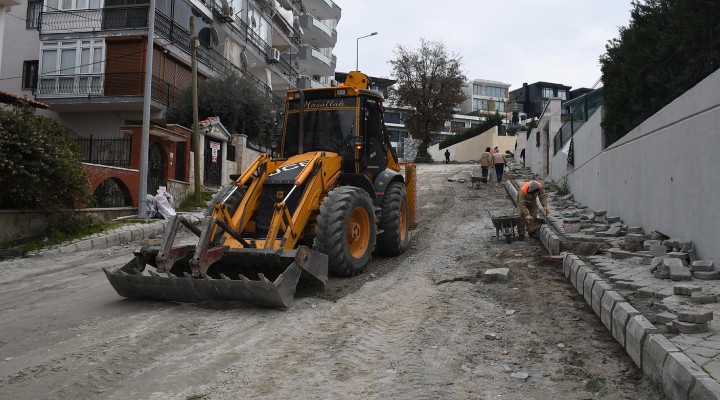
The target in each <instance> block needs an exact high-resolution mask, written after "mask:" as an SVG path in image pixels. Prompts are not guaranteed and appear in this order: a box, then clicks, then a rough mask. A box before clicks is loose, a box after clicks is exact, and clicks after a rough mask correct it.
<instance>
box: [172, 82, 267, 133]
mask: <svg viewBox="0 0 720 400" xmlns="http://www.w3.org/2000/svg"><path fill="white" fill-rule="evenodd" d="M198 102H199V105H198V114H199V115H200V119H201V120H202V119H205V118H207V117H213V116H217V117H220V122H222V124H223V125H224V126H225V127H226V128H227V129H228V130H229V131H230V132H232V133H243V134H245V135H247V136H248V139H249V140H251V141H255V142H264V141H266V140H267V139H269V138H270V135H271V134H272V128H273V126H274V124H275V119H274V117H273V110H274V106H273V103H272V99H271V97H270V96H269V95H266V94H264V93H261V92H259V91H258V89H257V87H256V86H255V84H254V83H253V82H252V81H251V80H250V79H248V78H245V77H241V76H239V75H237V74H233V73H229V74H226V75H221V76H218V77H216V78H208V79H205V80H200V81H199V82H198ZM167 120H168V122H169V123H178V124H180V125H183V126H188V127H191V126H192V125H193V119H192V93H191V89H190V88H189V87H188V88H187V89H185V90H183V93H182V96H181V98H180V101H179V104H178V106H177V107H176V108H174V109H173V110H171V111H170V112H169V113H168V117H167Z"/></svg>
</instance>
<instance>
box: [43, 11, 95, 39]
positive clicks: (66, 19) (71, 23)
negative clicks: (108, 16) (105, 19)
mask: <svg viewBox="0 0 720 400" xmlns="http://www.w3.org/2000/svg"><path fill="white" fill-rule="evenodd" d="M101 16H102V12H101V9H99V8H95V9H88V10H65V11H44V12H41V13H40V17H39V20H38V30H39V31H40V33H47V32H50V31H53V32H54V31H73V32H84V31H88V32H92V31H98V30H100V29H102V17H101Z"/></svg>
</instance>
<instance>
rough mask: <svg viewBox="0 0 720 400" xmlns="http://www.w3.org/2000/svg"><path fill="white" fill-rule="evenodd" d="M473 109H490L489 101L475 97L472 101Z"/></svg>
mask: <svg viewBox="0 0 720 400" xmlns="http://www.w3.org/2000/svg"><path fill="white" fill-rule="evenodd" d="M472 110H473V111H488V101H487V100H484V99H473V101H472Z"/></svg>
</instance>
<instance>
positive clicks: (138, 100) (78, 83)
mask: <svg viewBox="0 0 720 400" xmlns="http://www.w3.org/2000/svg"><path fill="white" fill-rule="evenodd" d="M144 85H145V73H142V72H140V73H138V72H133V73H117V74H74V75H41V76H40V77H39V83H38V89H37V98H38V99H43V100H44V101H46V102H48V103H49V104H53V109H56V110H58V111H65V110H67V107H65V109H63V107H59V108H58V107H56V106H55V105H66V106H67V105H70V104H75V105H83V104H88V103H96V104H99V103H105V104H109V105H110V106H111V108H113V107H112V106H113V105H114V106H115V108H116V109H141V108H142V101H143V100H142V96H143V93H144ZM180 94H181V90H180V89H178V88H177V87H175V86H173V85H172V84H170V83H169V82H166V81H164V80H162V79H160V78H158V77H156V76H153V77H152V93H151V98H152V100H154V101H156V102H158V103H160V104H162V105H164V106H166V107H169V108H173V107H175V106H177V104H178V100H179V99H180ZM109 98H112V101H109V100H110V99H109ZM53 99H56V100H55V101H53ZM130 104H135V106H128V105H130ZM104 108H106V109H107V107H104ZM155 108H158V107H157V106H156V107H155ZM85 110H87V109H85ZM97 111H100V109H97Z"/></svg>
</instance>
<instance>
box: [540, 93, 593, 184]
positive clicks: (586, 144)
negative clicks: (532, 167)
mask: <svg viewBox="0 0 720 400" xmlns="http://www.w3.org/2000/svg"><path fill="white" fill-rule="evenodd" d="M603 115H604V112H603V109H602V107H601V108H600V109H598V110H597V111H596V112H595V113H594V114H593V115H592V116H591V117H590V119H589V120H588V121H587V122H586V123H584V124H583V125H582V126H581V127H580V129H578V130H577V131H575V135H574V136H573V148H574V150H573V157H574V159H575V166H577V167H580V166H581V165H583V164H585V163H587V162H588V161H590V160H591V159H592V158H593V157H595V156H596V155H598V154H599V153H600V152H602V151H603V148H604V142H605V141H604V140H603V132H602V128H601V127H600V123H601V122H602V118H603ZM550 152H551V156H552V158H551V159H550V179H552V180H553V181H556V182H559V181H561V180H563V179H564V178H565V176H567V174H568V173H570V172H572V171H574V170H575V167H574V166H573V165H570V164H568V162H567V154H565V153H562V152H560V151H558V152H557V154H555V155H552V152H553V149H550Z"/></svg>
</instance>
